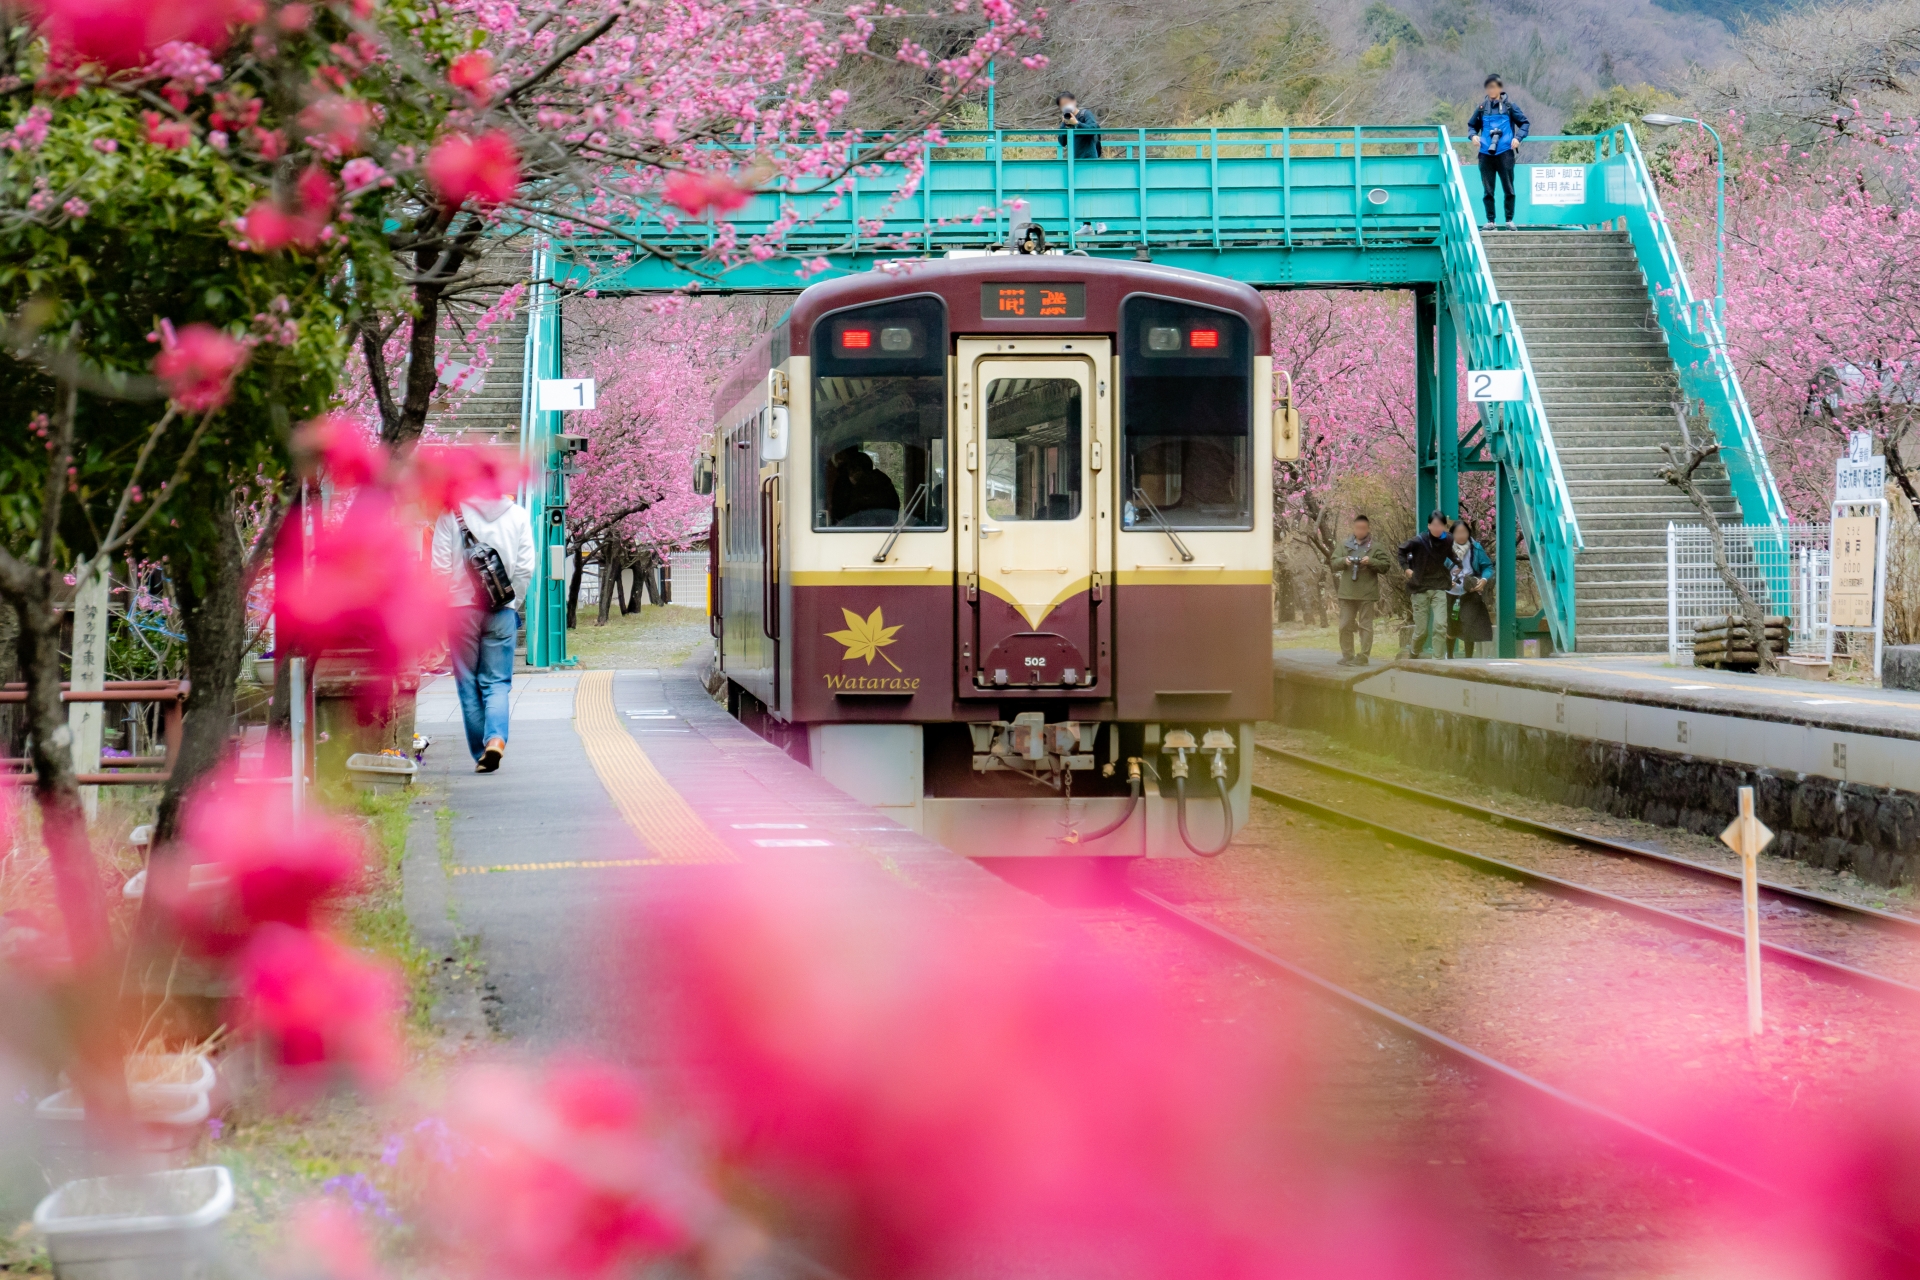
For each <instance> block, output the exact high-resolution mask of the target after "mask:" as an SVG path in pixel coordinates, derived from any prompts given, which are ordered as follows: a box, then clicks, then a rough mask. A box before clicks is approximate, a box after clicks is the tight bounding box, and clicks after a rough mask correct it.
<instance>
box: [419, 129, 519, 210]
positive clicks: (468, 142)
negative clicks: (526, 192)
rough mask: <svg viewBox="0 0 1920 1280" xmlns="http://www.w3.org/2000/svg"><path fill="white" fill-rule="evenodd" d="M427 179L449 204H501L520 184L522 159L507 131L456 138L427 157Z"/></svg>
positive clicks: (437, 145)
mask: <svg viewBox="0 0 1920 1280" xmlns="http://www.w3.org/2000/svg"><path fill="white" fill-rule="evenodd" d="M427 178H428V180H429V181H430V182H432V183H433V185H434V189H435V190H437V191H438V192H439V193H440V197H441V199H443V200H445V201H446V202H447V203H448V204H452V205H459V204H464V203H465V202H467V201H468V200H472V201H474V202H475V203H476V204H483V205H489V204H502V203H504V202H506V201H508V200H511V199H512V198H513V193H514V189H515V188H516V187H518V186H519V184H520V157H519V153H518V151H516V149H515V148H514V145H513V139H512V138H511V137H509V136H508V135H507V134H506V132H505V131H504V130H499V129H495V130H493V131H491V132H489V133H483V134H481V135H480V136H479V137H477V138H469V137H467V136H466V135H464V134H454V135H452V136H450V137H446V138H443V139H441V140H440V141H439V142H437V143H435V144H434V148H433V150H432V151H430V152H428V153H427Z"/></svg>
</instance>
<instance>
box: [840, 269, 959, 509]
mask: <svg viewBox="0 0 1920 1280" xmlns="http://www.w3.org/2000/svg"><path fill="white" fill-rule="evenodd" d="M816 333H817V337H816V340H815V343H814V352H815V354H814V380H813V440H814V478H813V485H814V488H813V491H814V511H813V527H814V528H815V529H817V530H823V531H824V530H831V529H873V528H882V529H884V528H891V527H893V526H894V525H895V524H902V526H903V527H904V528H908V529H944V528H946V525H947V356H946V352H947V322H946V310H945V308H944V307H943V306H942V305H941V303H940V300H939V299H937V298H905V299H902V300H900V301H897V302H886V303H881V304H879V305H876V306H871V307H861V308H858V309H857V310H853V311H843V312H840V313H838V314H836V315H833V316H829V317H828V318H827V319H826V320H825V322H823V323H822V324H821V325H820V326H819V328H818V330H817V331H816ZM903 510H904V511H905V512H906V519H905V521H904V522H902V520H901V513H902V511H903Z"/></svg>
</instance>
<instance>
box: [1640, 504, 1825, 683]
mask: <svg viewBox="0 0 1920 1280" xmlns="http://www.w3.org/2000/svg"><path fill="white" fill-rule="evenodd" d="M1720 529H1721V533H1722V534H1723V535H1724V536H1725V538H1726V544H1727V562H1728V563H1729V565H1731V566H1732V568H1733V571H1734V574H1735V576H1737V577H1738V578H1739V579H1740V582H1741V584H1742V585H1744V586H1745V587H1746V588H1747V590H1748V591H1751V592H1752V593H1753V595H1754V598H1755V599H1757V600H1759V601H1760V602H1761V604H1762V605H1763V606H1764V607H1765V609H1766V611H1767V612H1768V613H1769V614H1785V615H1786V616H1787V617H1788V618H1790V619H1791V620H1792V629H1791V630H1790V632H1789V633H1788V638H1787V651H1788V652H1789V653H1793V654H1805V655H1808V656H1815V655H1818V656H1825V654H1826V652H1827V627H1828V623H1829V620H1830V619H1831V617H1832V602H1831V593H1832V588H1833V571H1832V552H1831V549H1830V547H1829V538H1830V536H1831V533H1832V530H1831V528H1830V527H1829V526H1827V525H1824V524H1730V525H1722V526H1721V527H1720ZM1739 611H1740V605H1739V602H1738V601H1736V600H1735V599H1734V598H1733V592H1732V590H1731V589H1729V588H1728V586H1727V584H1726V580H1725V579H1723V578H1722V577H1721V576H1720V571H1719V570H1718V569H1717V568H1715V567H1714V563H1713V540H1712V538H1711V536H1710V535H1709V534H1708V533H1707V527H1706V526H1705V525H1704V524H1672V523H1670V524H1668V525H1667V654H1668V658H1669V659H1670V660H1671V661H1673V662H1677V663H1681V662H1691V661H1692V658H1693V626H1694V623H1696V622H1698V621H1700V620H1701V619H1703V618H1721V617H1725V616H1726V615H1727V614H1730V613H1735V614H1737V613H1738V612H1739Z"/></svg>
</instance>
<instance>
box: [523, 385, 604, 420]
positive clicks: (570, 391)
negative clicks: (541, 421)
mask: <svg viewBox="0 0 1920 1280" xmlns="http://www.w3.org/2000/svg"><path fill="white" fill-rule="evenodd" d="M593 390H594V388H593V379H592V378H542V379H540V381H539V382H538V383H536V384H535V386H534V392H533V407H534V408H535V409H538V410H540V411H541V412H543V413H567V412H570V411H578V410H581V409H591V408H593Z"/></svg>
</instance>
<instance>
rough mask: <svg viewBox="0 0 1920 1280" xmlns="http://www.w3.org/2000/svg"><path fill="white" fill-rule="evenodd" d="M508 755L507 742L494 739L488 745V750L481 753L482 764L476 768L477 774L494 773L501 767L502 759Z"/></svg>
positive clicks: (501, 739)
mask: <svg viewBox="0 0 1920 1280" xmlns="http://www.w3.org/2000/svg"><path fill="white" fill-rule="evenodd" d="M505 754H507V740H506V739H505V738H494V739H491V740H490V741H489V742H488V743H487V749H486V750H485V751H482V752H481V753H480V763H479V764H477V765H475V766H474V772H475V773H492V772H493V771H494V770H495V769H498V768H499V767H500V757H501V756H504V755H505Z"/></svg>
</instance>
